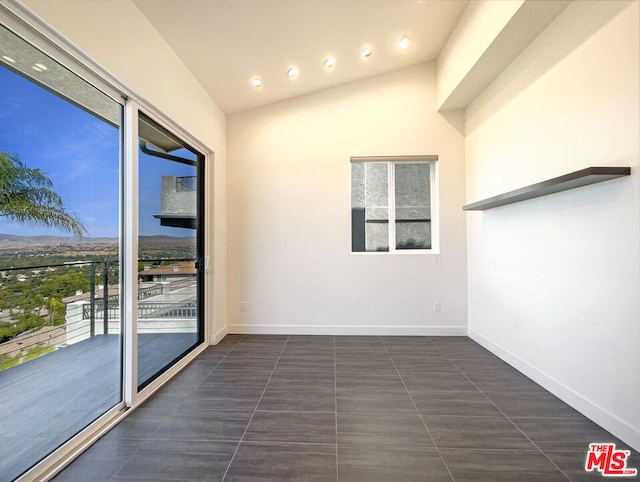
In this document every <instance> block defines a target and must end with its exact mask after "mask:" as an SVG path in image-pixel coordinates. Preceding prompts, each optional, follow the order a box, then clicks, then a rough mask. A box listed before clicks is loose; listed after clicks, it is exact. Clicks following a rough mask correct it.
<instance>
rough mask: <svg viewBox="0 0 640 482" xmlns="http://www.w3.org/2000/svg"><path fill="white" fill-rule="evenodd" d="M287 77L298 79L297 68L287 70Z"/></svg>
mask: <svg viewBox="0 0 640 482" xmlns="http://www.w3.org/2000/svg"><path fill="white" fill-rule="evenodd" d="M287 75H288V76H289V77H292V78H293V77H296V76H297V75H298V69H297V68H296V67H291V68H290V69H289V70H287Z"/></svg>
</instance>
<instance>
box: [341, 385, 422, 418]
mask: <svg viewBox="0 0 640 482" xmlns="http://www.w3.org/2000/svg"><path fill="white" fill-rule="evenodd" d="M337 402H338V405H337V406H338V412H343V413H381V414H397V415H403V414H410V415H413V414H415V413H416V408H415V406H414V404H413V402H412V400H411V397H410V396H409V393H408V392H407V391H406V390H405V389H404V388H403V389H400V390H387V389H379V388H339V389H338V390H337Z"/></svg>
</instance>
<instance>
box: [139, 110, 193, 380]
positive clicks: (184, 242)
mask: <svg viewBox="0 0 640 482" xmlns="http://www.w3.org/2000/svg"><path fill="white" fill-rule="evenodd" d="M138 135H139V153H138V186H139V188H138V310H137V319H138V321H137V325H138V330H137V336H138V340H137V341H138V343H137V345H138V377H137V378H138V389H139V390H140V389H142V388H144V387H145V386H146V385H147V384H149V383H150V382H151V381H153V380H154V379H155V378H156V377H157V376H158V375H159V374H161V373H162V372H163V371H165V370H166V369H167V368H168V367H170V366H171V365H172V364H173V363H174V362H175V361H176V360H178V359H180V358H181V357H182V356H184V355H185V354H186V353H188V352H189V351H190V350H191V349H192V348H193V347H195V346H197V345H198V344H200V343H202V341H203V340H204V330H203V326H204V325H203V320H202V313H203V310H202V293H201V291H202V277H201V275H202V272H203V266H202V264H203V263H202V260H203V259H204V257H203V254H202V248H203V242H202V241H203V230H202V216H201V211H202V200H201V198H202V194H203V190H202V189H201V184H202V170H203V160H204V156H203V155H202V154H201V153H199V152H198V151H196V150H195V149H193V148H192V147H190V146H189V145H188V144H187V143H186V142H184V141H183V140H182V139H180V138H179V137H178V136H176V135H174V134H172V133H171V132H170V131H169V130H167V129H165V128H163V127H162V126H160V125H159V124H158V123H156V122H154V121H153V120H151V119H150V118H149V117H148V116H146V115H144V114H142V113H140V114H139V120H138Z"/></svg>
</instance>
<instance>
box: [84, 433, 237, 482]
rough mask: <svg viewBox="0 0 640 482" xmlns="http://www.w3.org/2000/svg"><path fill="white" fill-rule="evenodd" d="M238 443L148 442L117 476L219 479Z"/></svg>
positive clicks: (147, 478) (164, 478)
mask: <svg viewBox="0 0 640 482" xmlns="http://www.w3.org/2000/svg"><path fill="white" fill-rule="evenodd" d="M237 446H238V443H237V442H235V443H231V442H211V441H206V442H202V441H184V440H182V441H176V440H167V441H151V442H147V443H144V444H143V445H142V446H141V447H140V448H139V449H138V450H137V451H136V452H135V453H134V454H133V455H132V456H131V457H130V458H129V459H128V460H127V461H126V463H125V464H124V465H122V466H121V467H120V469H119V470H118V471H117V472H116V473H115V477H114V478H113V480H115V481H117V480H118V477H122V478H123V479H124V480H157V481H160V480H199V481H200V480H211V481H214V480H215V481H219V480H222V477H223V475H224V473H225V471H226V470H227V467H228V466H229V462H230V461H231V457H232V456H233V454H234V452H235V450H236V447H237ZM123 479H120V480H123ZM85 480H90V479H85Z"/></svg>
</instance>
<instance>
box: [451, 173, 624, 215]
mask: <svg viewBox="0 0 640 482" xmlns="http://www.w3.org/2000/svg"><path fill="white" fill-rule="evenodd" d="M629 174H631V168H630V167H587V168H586V169H581V170H579V171H576V172H571V173H569V174H565V175H564V176H560V177H554V178H553V179H549V180H547V181H542V182H538V183H536V184H531V185H530V186H527V187H523V188H520V189H516V190H515V191H509V192H505V193H504V194H499V195H497V196H493V197H490V198H487V199H483V200H482V201H477V202H474V203H471V204H467V205H465V206H463V207H462V209H464V210H465V211H484V210H485V209H491V208H496V207H498V206H504V205H506V204H512V203H517V202H519V201H525V200H527V199H533V198H536V197H540V196H545V195H547V194H553V193H555V192H560V191H566V190H568V189H573V188H576V187H581V186H587V185H589V184H595V183H597V182H602V181H608V180H609V179H615V178H616V177H622V176H628V175H629Z"/></svg>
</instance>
